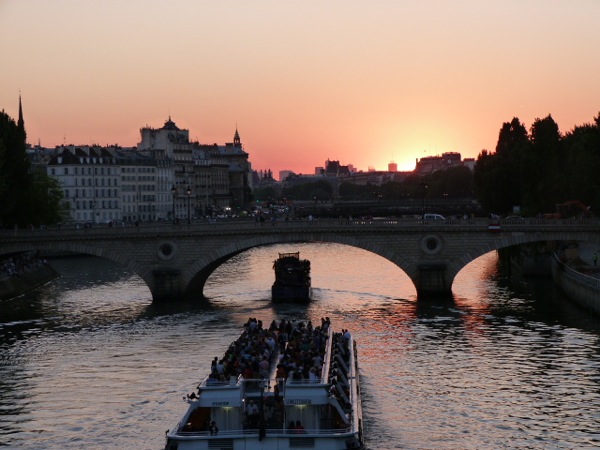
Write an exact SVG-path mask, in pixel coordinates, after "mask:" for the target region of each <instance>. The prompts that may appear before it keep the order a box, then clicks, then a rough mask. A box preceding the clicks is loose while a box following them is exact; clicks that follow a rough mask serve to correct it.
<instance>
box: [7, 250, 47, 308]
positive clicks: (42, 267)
mask: <svg viewBox="0 0 600 450" xmlns="http://www.w3.org/2000/svg"><path fill="white" fill-rule="evenodd" d="M58 276H59V274H58V272H56V270H54V269H53V268H52V267H51V266H50V265H49V264H48V263H46V262H45V261H43V260H41V259H40V260H36V261H30V262H29V264H28V265H27V266H26V267H21V268H20V269H19V270H18V271H16V272H14V271H11V272H10V273H9V272H0V300H8V299H11V298H14V297H18V296H19V295H23V294H25V293H26V292H29V291H31V290H33V289H35V288H37V287H39V286H42V285H43V284H45V283H47V282H48V281H50V280H53V279H54V278H56V277H58Z"/></svg>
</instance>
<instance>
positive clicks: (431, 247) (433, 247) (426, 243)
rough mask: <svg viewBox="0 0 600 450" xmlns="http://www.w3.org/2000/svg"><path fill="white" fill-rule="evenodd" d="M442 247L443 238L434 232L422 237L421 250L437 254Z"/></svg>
mask: <svg viewBox="0 0 600 450" xmlns="http://www.w3.org/2000/svg"><path fill="white" fill-rule="evenodd" d="M441 249H442V240H441V239H440V238H439V237H438V236H435V235H433V234H429V235H427V236H425V237H423V239H421V250H423V252H425V253H427V254H428V255H435V254H436V253H439V252H440V250H441Z"/></svg>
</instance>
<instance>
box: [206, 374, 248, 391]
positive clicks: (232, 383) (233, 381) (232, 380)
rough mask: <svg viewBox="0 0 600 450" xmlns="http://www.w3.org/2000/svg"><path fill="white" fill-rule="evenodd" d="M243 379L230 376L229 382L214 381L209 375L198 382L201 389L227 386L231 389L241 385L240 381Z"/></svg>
mask: <svg viewBox="0 0 600 450" xmlns="http://www.w3.org/2000/svg"><path fill="white" fill-rule="evenodd" d="M243 379H244V378H243V377H242V376H241V375H239V376H237V377H235V376H231V377H229V380H216V379H214V378H211V377H210V375H207V376H206V377H204V379H203V380H202V381H201V382H200V386H202V387H203V388H205V387H209V388H210V387H227V386H231V387H239V386H240V384H241V381H242V380H243Z"/></svg>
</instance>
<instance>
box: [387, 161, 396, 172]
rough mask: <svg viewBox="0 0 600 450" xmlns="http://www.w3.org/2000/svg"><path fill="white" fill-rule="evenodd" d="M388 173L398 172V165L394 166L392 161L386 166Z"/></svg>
mask: <svg viewBox="0 0 600 450" xmlns="http://www.w3.org/2000/svg"><path fill="white" fill-rule="evenodd" d="M388 172H398V164H396V163H395V162H394V161H392V162H390V163H389V164H388Z"/></svg>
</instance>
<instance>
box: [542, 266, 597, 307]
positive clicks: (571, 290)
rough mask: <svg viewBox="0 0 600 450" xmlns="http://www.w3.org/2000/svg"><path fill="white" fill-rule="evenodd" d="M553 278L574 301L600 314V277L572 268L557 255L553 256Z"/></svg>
mask: <svg viewBox="0 0 600 450" xmlns="http://www.w3.org/2000/svg"><path fill="white" fill-rule="evenodd" d="M552 278H553V280H554V282H555V283H556V284H557V285H558V287H559V288H560V289H561V290H562V291H563V292H564V293H565V294H566V295H567V296H568V297H569V299H571V300H572V301H573V302H574V303H577V304H578V305H580V306H582V307H583V308H585V309H587V310H588V311H591V312H593V313H595V314H597V315H600V278H598V277H592V276H589V275H585V274H583V273H581V272H578V271H577V270H574V269H572V268H571V267H569V266H568V265H567V264H565V263H564V262H562V261H561V260H560V258H559V257H558V256H557V255H554V256H553V258H552Z"/></svg>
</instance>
